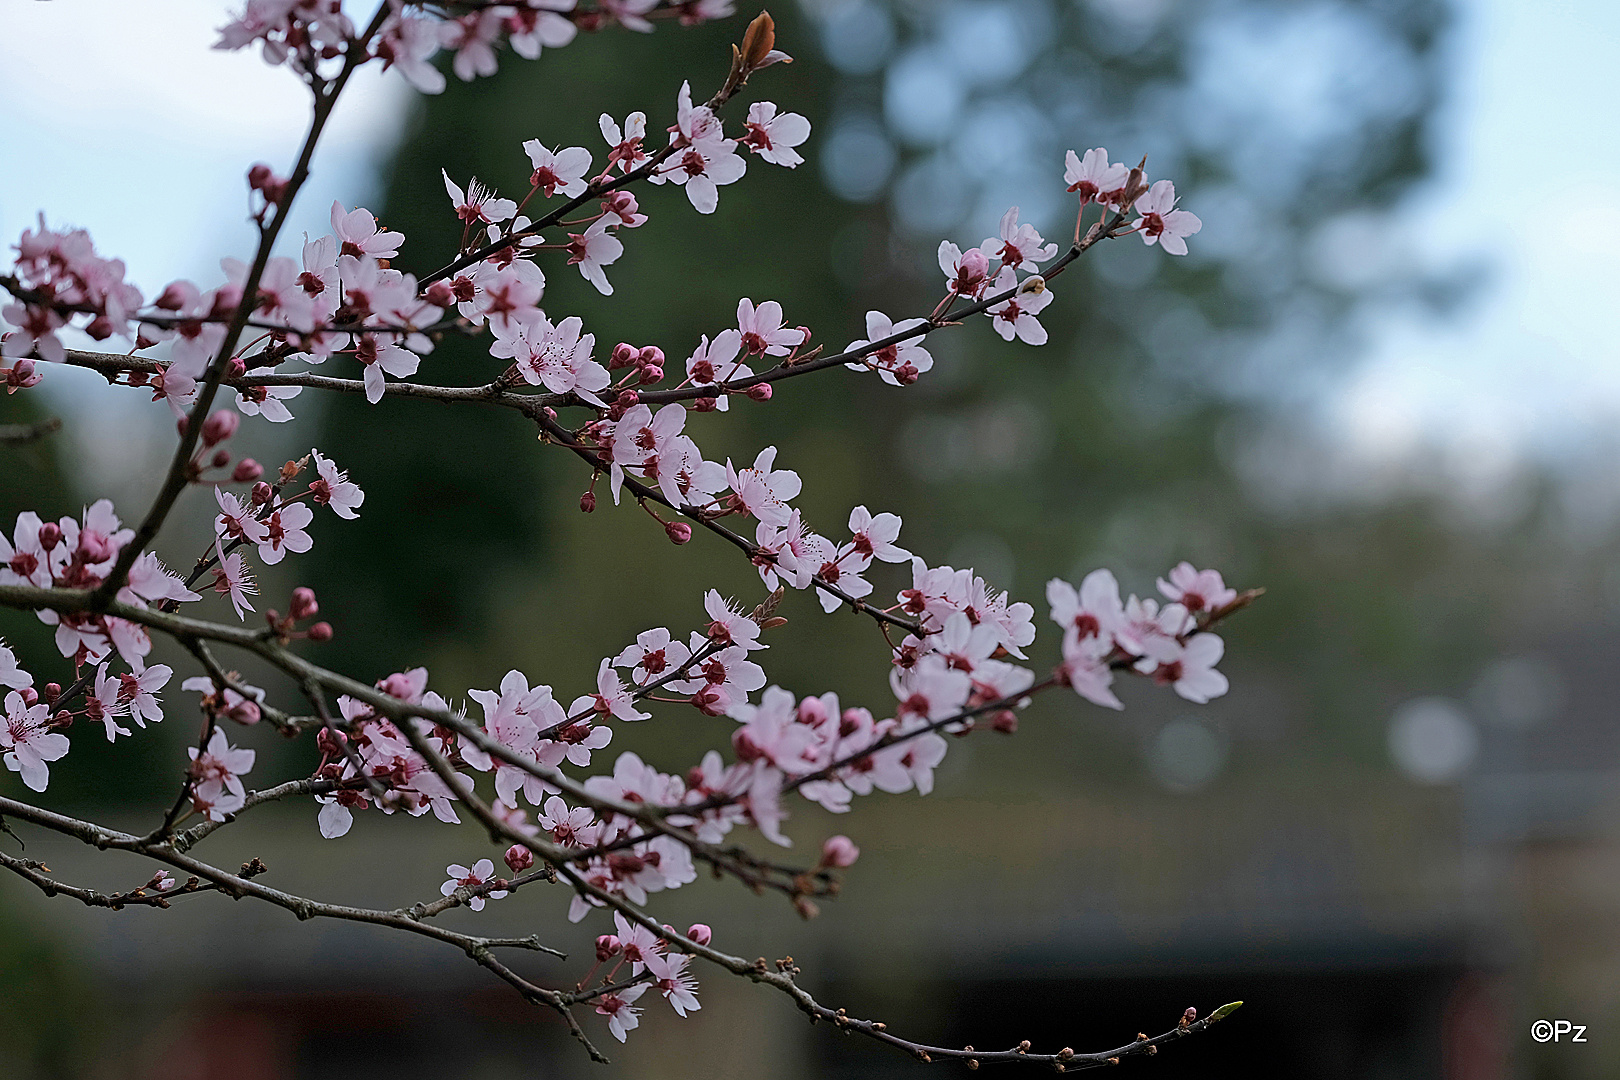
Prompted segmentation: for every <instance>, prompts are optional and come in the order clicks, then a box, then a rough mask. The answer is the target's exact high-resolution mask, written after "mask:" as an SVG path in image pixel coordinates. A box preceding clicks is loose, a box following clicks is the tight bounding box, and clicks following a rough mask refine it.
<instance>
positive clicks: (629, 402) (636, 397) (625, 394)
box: [613, 390, 641, 409]
mask: <svg viewBox="0 0 1620 1080" xmlns="http://www.w3.org/2000/svg"><path fill="white" fill-rule="evenodd" d="M640 401H641V395H640V394H638V393H636V392H635V391H634V390H620V391H619V396H618V398H617V399H615V400H614V402H613V404H615V405H617V406H618V407H619V408H621V409H633V408H635V406H636V405H637V404H638V403H639V402H640Z"/></svg>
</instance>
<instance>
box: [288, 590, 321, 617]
mask: <svg viewBox="0 0 1620 1080" xmlns="http://www.w3.org/2000/svg"><path fill="white" fill-rule="evenodd" d="M320 610H321V605H320V604H317V603H316V602H315V590H314V589H310V588H306V587H304V586H302V585H300V586H299V587H298V588H296V589H294V590H293V594H292V605H291V606H290V607H289V608H288V609H287V614H288V615H291V616H292V617H293V619H294V620H299V619H307V618H309V617H310V616H311V615H313V614H315V613H316V612H317V611H320Z"/></svg>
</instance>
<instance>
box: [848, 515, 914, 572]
mask: <svg viewBox="0 0 1620 1080" xmlns="http://www.w3.org/2000/svg"><path fill="white" fill-rule="evenodd" d="M849 531H850V532H851V533H852V534H853V536H852V538H851V541H850V542H851V543H852V544H853V545H854V548H855V552H856V554H858V555H860V556H861V557H862V558H864V559H866V560H867V561H868V562H870V561H871V560H872V559H874V558H875V559H880V560H882V561H883V562H886V563H903V562H910V561H911V552H909V551H907V550H906V549H905V548H902V547H899V546H897V545H896V544H895V541H896V540H898V539H899V538H900V518H899V516H898V515H895V514H877V515H873V514H872V512H871V511H870V510H868V509H867V508H866V507H864V506H857V507H856V508H855V509H853V510H851V511H850V512H849Z"/></svg>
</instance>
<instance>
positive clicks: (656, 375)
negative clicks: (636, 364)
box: [641, 364, 664, 386]
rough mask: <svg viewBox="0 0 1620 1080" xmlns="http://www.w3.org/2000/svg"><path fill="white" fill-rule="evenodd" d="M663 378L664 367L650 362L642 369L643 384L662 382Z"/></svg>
mask: <svg viewBox="0 0 1620 1080" xmlns="http://www.w3.org/2000/svg"><path fill="white" fill-rule="evenodd" d="M663 378H664V369H663V368H661V367H659V366H658V365H657V364H648V365H647V366H646V367H644V368H642V369H641V384H642V385H643V386H646V385H648V384H650V383H655V382H661V381H662V380H663Z"/></svg>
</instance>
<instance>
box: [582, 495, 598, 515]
mask: <svg viewBox="0 0 1620 1080" xmlns="http://www.w3.org/2000/svg"><path fill="white" fill-rule="evenodd" d="M579 508H580V509H581V510H583V511H584V512H585V513H587V514H589V513H590V512H591V511H593V510H595V509H596V492H594V491H587V492H586V493H585V494H583V495H581V496H580V497H579Z"/></svg>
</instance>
